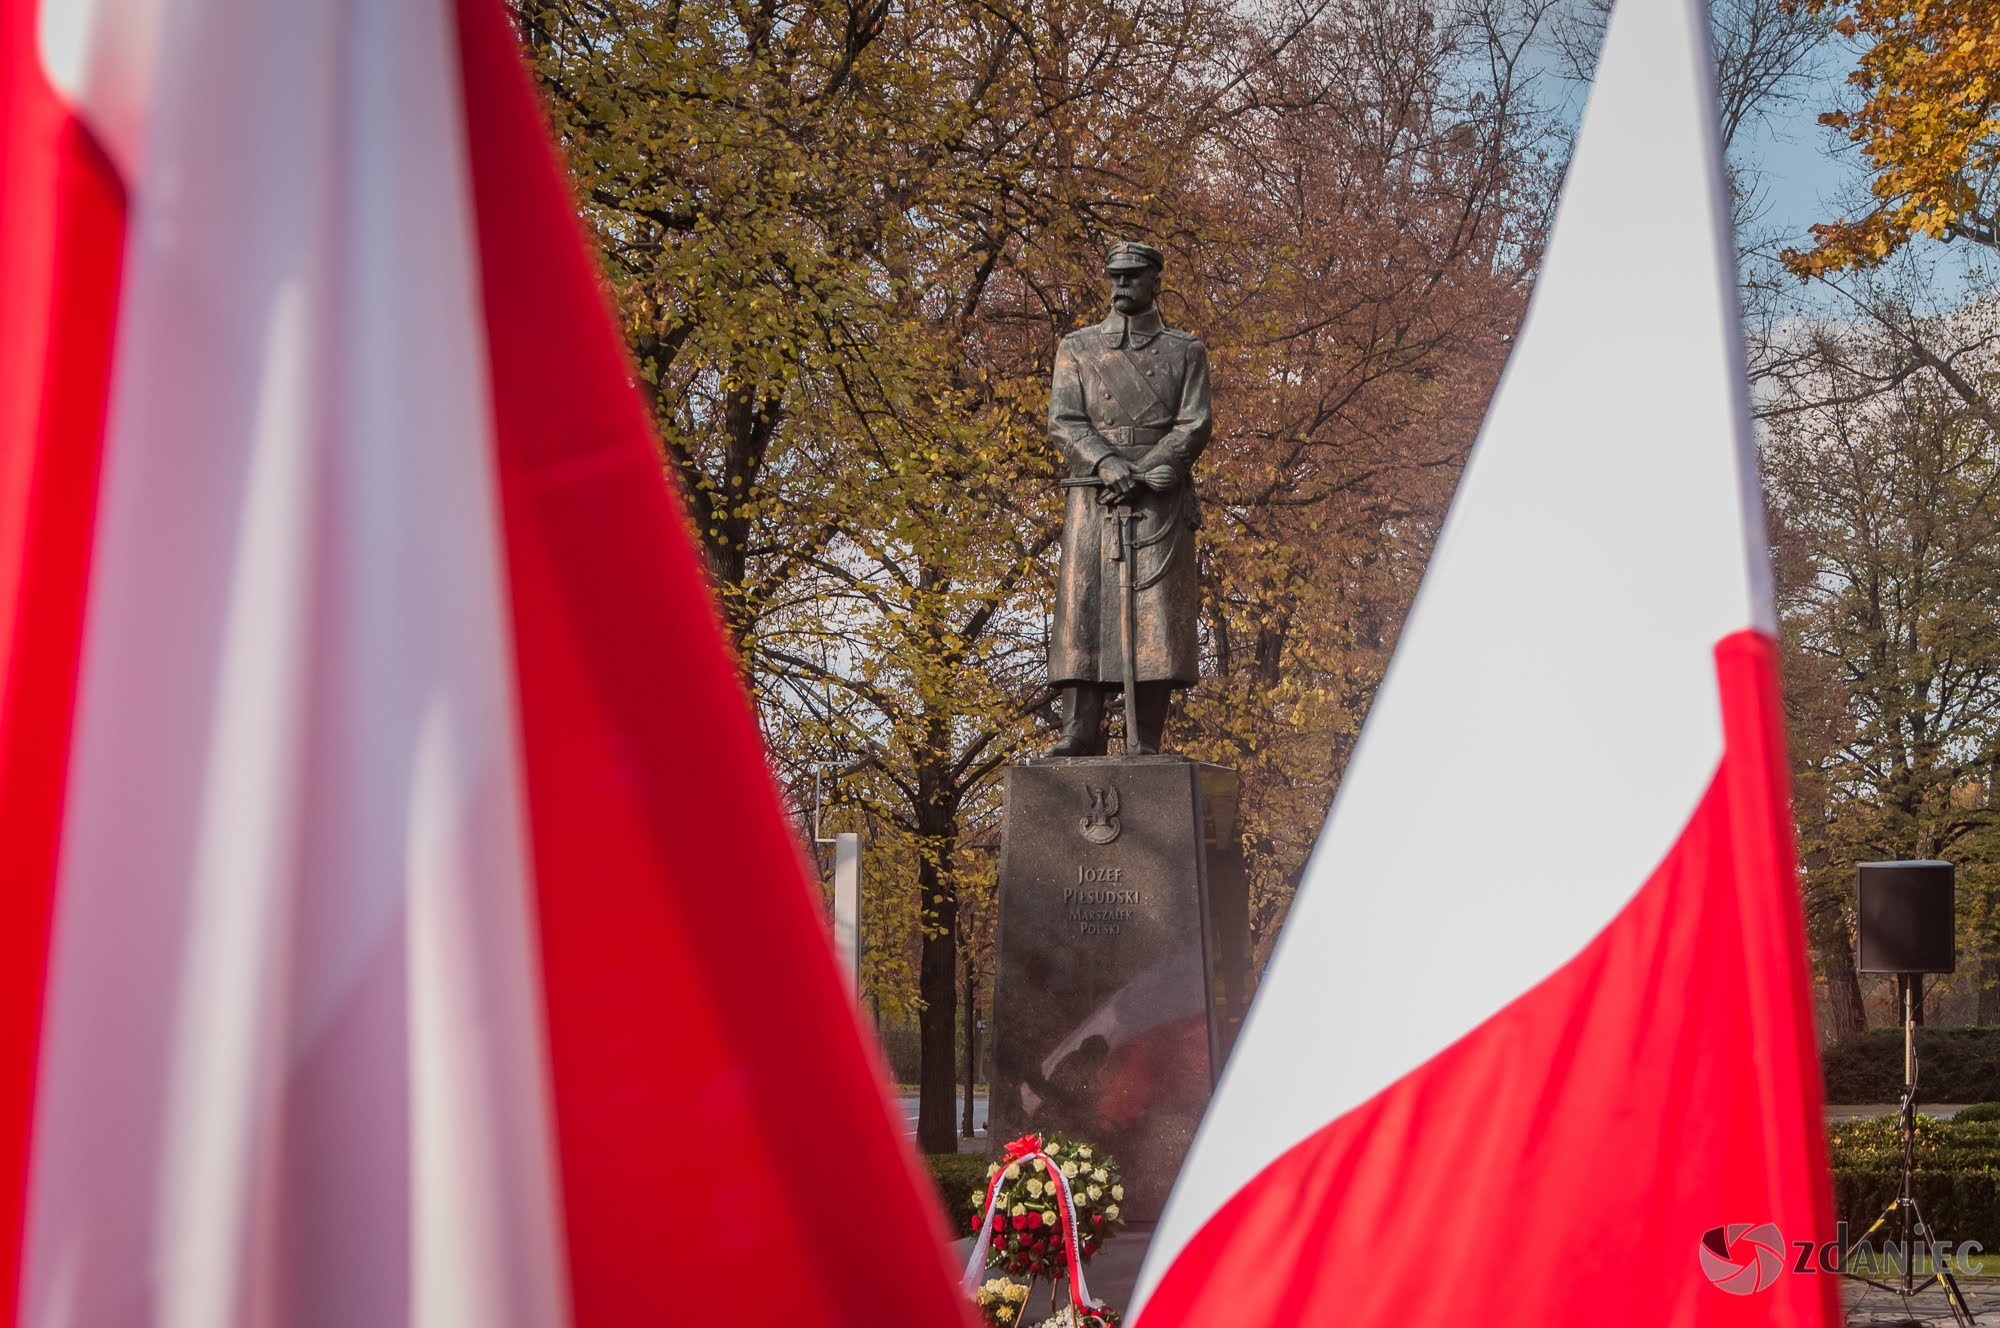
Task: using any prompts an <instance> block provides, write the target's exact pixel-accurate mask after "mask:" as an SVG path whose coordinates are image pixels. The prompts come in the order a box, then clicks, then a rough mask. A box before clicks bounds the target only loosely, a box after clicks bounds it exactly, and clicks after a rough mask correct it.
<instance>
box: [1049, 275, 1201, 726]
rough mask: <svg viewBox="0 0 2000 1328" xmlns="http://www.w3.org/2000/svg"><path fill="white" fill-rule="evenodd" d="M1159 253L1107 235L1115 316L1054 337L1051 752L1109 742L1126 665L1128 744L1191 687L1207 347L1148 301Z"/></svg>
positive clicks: (1160, 722)
mask: <svg viewBox="0 0 2000 1328" xmlns="http://www.w3.org/2000/svg"><path fill="white" fill-rule="evenodd" d="M1163 263H1164V260H1163V258H1162V256H1161V254H1160V251H1159V250H1158V249H1155V248H1153V246H1151V245H1149V244H1134V243H1129V242H1128V243H1125V244H1118V245H1114V246H1112V249H1111V253H1110V255H1109V257H1108V258H1107V259H1106V261H1105V268H1106V271H1107V273H1108V274H1109V276H1110V278H1111V311H1112V312H1111V316H1110V317H1109V318H1107V319H1105V320H1104V321H1103V322H1101V323H1099V324H1098V325H1097V326H1095V327H1088V328H1084V329H1083V330H1082V331H1079V332H1072V333H1070V334H1069V335H1068V336H1066V337H1064V338H1063V339H1062V344H1061V346H1060V347H1058V348H1057V350H1056V367H1055V382H1054V385H1053V387H1052V388H1051V390H1050V392H1049V434H1050V436H1051V437H1053V438H1054V439H1055V441H1056V445H1057V446H1059V447H1061V448H1062V450H1063V455H1064V456H1065V457H1066V458H1068V460H1069V478H1067V479H1065V480H1064V481H1063V486H1064V488H1065V489H1067V491H1068V495H1067V496H1068V507H1067V509H1066V511H1065V512H1064V514H1063V535H1062V573H1061V578H1060V580H1059V581H1058V582H1057V584H1056V621H1055V634H1054V636H1053V638H1052V640H1051V642H1050V645H1049V681H1050V682H1051V683H1052V684H1053V685H1055V686H1057V687H1060V688H1062V689H1064V705H1063V735H1062V740H1061V741H1060V742H1058V743H1057V744H1056V745H1055V747H1054V748H1053V749H1051V750H1050V752H1049V755H1051V756H1092V755H1101V754H1102V753H1103V752H1104V698H1105V696H1106V695H1107V694H1109V693H1110V692H1113V691H1122V690H1123V689H1124V686H1125V683H1126V679H1127V674H1128V672H1129V674H1130V675H1131V679H1132V681H1133V684H1134V687H1133V690H1134V692H1135V693H1136V694H1137V695H1136V704H1134V703H1133V700H1132V698H1128V699H1127V710H1126V721H1125V722H1126V726H1127V727H1126V750H1127V752H1128V753H1144V752H1157V751H1158V750H1159V749H1160V732H1161V730H1162V729H1163V728H1165V727H1166V721H1167V703H1168V701H1169V700H1171V699H1172V695H1173V689H1174V688H1176V687H1192V686H1193V685H1194V683H1195V678H1196V674H1197V666H1198V655H1197V647H1196V642H1195V609H1196V605H1197V593H1198V592H1197V587H1196V583H1195V564H1194V531H1195V527H1196V525H1197V524H1198V508H1197V507H1196V505H1195V496H1194V490H1193V489H1192V488H1191V487H1190V485H1189V482H1188V471H1189V469H1190V468H1191V467H1192V466H1193V465H1194V459H1195V458H1196V457H1198V456H1200V455H1201V450H1202V448H1203V447H1205V446H1207V444H1208V435H1209V431H1210V428H1211V418H1210V413H1209V404H1208V350H1207V348H1206V347H1204V346H1203V345H1202V344H1201V342H1200V341H1198V340H1196V339H1195V338H1194V337H1192V336H1190V335H1188V334H1187V333H1185V332H1175V331H1173V330H1172V329H1170V328H1168V327H1167V326H1166V325H1165V324H1164V323H1163V322H1161V321H1160V314H1159V311H1158V310H1157V309H1155V308H1154V307H1153V304H1154V300H1155V298H1156V297H1157V296H1158V295H1159V292H1160V269H1161V267H1162V266H1163Z"/></svg>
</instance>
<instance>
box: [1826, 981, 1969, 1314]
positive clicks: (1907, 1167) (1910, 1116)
mask: <svg viewBox="0 0 2000 1328" xmlns="http://www.w3.org/2000/svg"><path fill="white" fill-rule="evenodd" d="M1896 985H1897V987H1898V989H1899V991H1900V993H1901V995H1902V997H1903V1106H1902V1110H1901V1111H1900V1112H1899V1113H1898V1117H1899V1119H1900V1121H1901V1124H1902V1130H1903V1186H1902V1189H1901V1190H1900V1191H1899V1192H1898V1193H1897V1195H1896V1197H1895V1198H1893V1199H1891V1200H1889V1203H1888V1206H1887V1207H1885V1208H1883V1210H1882V1215H1881V1216H1880V1217H1877V1218H1876V1219H1875V1223H1874V1225H1873V1226H1871V1227H1869V1228H1868V1230H1866V1231H1864V1232H1862V1233H1861V1236H1860V1239H1858V1240H1856V1241H1855V1242H1854V1243H1853V1244H1852V1245H1850V1246H1848V1248H1847V1251H1846V1253H1844V1254H1843V1255H1842V1256H1841V1259H1840V1267H1841V1271H1842V1273H1843V1275H1845V1276H1847V1277H1850V1278H1853V1279H1854V1280H1855V1281H1857V1282H1866V1283H1867V1284H1868V1285H1869V1286H1872V1287H1878V1288H1880V1289H1881V1290H1883V1291H1887V1292H1890V1293H1892V1294H1894V1295H1897V1296H1900V1297H1901V1298H1902V1302H1903V1308H1904V1310H1906V1311H1907V1310H1908V1309H1909V1308H1910V1302H1911V1300H1913V1299H1915V1298H1916V1296H1917V1295H1918V1294H1920V1293H1921V1292H1924V1291H1928V1290H1929V1289H1930V1288H1931V1286H1932V1285H1933V1284H1935V1285H1937V1286H1940V1287H1942V1288H1944V1294H1945V1300H1946V1302H1947V1303H1948V1304H1949V1305H1950V1306H1951V1321H1952V1322H1953V1323H1954V1324H1958V1325H1961V1328H1976V1320H1975V1319H1974V1318H1973V1314H1972V1309H1971V1307H1970V1306H1968V1305H1967V1304H1966V1303H1965V1293H1964V1292H1962V1291H1960V1290H1959V1287H1958V1279H1957V1278H1955V1277H1953V1276H1952V1274H1951V1264H1950V1263H1949V1261H1947V1260H1946V1259H1944V1258H1942V1257H1941V1256H1940V1255H1939V1254H1938V1247H1937V1237H1936V1235H1935V1234H1934V1233H1933V1232H1932V1231H1931V1225H1930V1223H1928V1222H1926V1221H1925V1220H1924V1213H1923V1209H1921V1208H1919V1207H1918V1206H1917V1192H1916V1188H1915V1186H1914V1185H1913V1184H1912V1183H1911V1180H1910V1173H1911V1171H1912V1170H1914V1168H1915V1165H1916V1153H1917V995H1916V993H1917V979H1916V978H1915V977H1914V976H1912V975H1910V974H1907V973H1905V974H1898V975H1897V977H1896ZM1891 1217H1894V1218H1896V1219H1897V1233H1898V1236H1899V1238H1900V1239H1901V1241H1902V1249H1903V1281H1902V1284H1901V1285H1897V1284H1895V1283H1891V1282H1878V1281H1876V1280H1875V1279H1874V1278H1872V1277H1864V1276H1862V1275H1861V1274H1860V1273H1857V1272H1853V1271H1850V1270H1851V1269H1852V1268H1853V1267H1854V1255H1855V1253H1856V1251H1858V1250H1860V1248H1861V1247H1862V1246H1863V1245H1866V1244H1867V1243H1868V1238H1869V1237H1870V1236H1873V1235H1874V1234H1875V1233H1876V1232H1877V1231H1880V1230H1881V1229H1882V1228H1883V1227H1884V1226H1885V1225H1887V1223H1888V1221H1889V1219H1890V1218H1891ZM1913 1236H1914V1237H1916V1238H1918V1239H1920V1240H1922V1242H1923V1247H1924V1254H1925V1257H1927V1258H1928V1259H1929V1260H1930V1263H1931V1271H1930V1275H1929V1276H1928V1277H1926V1278H1924V1280H1923V1281H1921V1282H1919V1281H1917V1257H1916V1250H1915V1249H1914V1248H1913V1246H1912V1244H1911V1238H1912V1237H1913ZM1908 1322H1909V1323H1911V1324H1921V1323H1923V1322H1924V1320H1921V1319H1914V1318H1913V1319H1910V1320H1908Z"/></svg>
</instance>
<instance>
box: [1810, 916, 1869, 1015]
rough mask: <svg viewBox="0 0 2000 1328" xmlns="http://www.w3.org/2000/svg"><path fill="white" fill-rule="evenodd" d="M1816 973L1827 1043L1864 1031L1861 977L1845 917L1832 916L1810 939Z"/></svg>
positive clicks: (1865, 1010)
mask: <svg viewBox="0 0 2000 1328" xmlns="http://www.w3.org/2000/svg"><path fill="white" fill-rule="evenodd" d="M1813 941H1814V948H1815V949H1816V950H1818V951H1819V970H1820V972H1821V973H1823V974H1825V976H1826V996H1827V1001H1826V1008H1827V1019H1826V1028H1825V1029H1824V1030H1822V1032H1823V1033H1824V1035H1825V1037H1826V1040H1827V1041H1828V1042H1844V1041H1846V1040H1847V1039H1848V1038H1851V1037H1854V1036H1857V1035H1858V1034H1860V1033H1861V1032H1863V1031H1864V1030H1865V1029H1867V1027H1868V1007H1867V1006H1866V1005H1864V1004H1863V1003H1862V1000H1861V973H1860V971H1859V970H1858V969H1856V968H1855V966H1854V943H1853V941H1852V940H1851V939H1850V938H1849V936H1848V934H1847V916H1846V914H1845V913H1844V912H1836V913H1835V915H1834V918H1833V921H1832V924H1831V925H1829V926H1825V927H1822V928H1820V929H1819V935H1818V936H1816V937H1814V938H1813Z"/></svg>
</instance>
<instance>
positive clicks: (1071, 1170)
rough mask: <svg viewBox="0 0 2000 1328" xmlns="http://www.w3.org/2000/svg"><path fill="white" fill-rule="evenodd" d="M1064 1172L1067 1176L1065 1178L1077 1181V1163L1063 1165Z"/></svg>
mask: <svg viewBox="0 0 2000 1328" xmlns="http://www.w3.org/2000/svg"><path fill="white" fill-rule="evenodd" d="M1062 1172H1063V1175H1065V1176H1067V1177H1069V1178H1070V1179H1071V1180H1075V1179H1076V1163H1074V1162H1065V1163H1063V1166H1062Z"/></svg>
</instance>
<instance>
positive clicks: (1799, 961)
mask: <svg viewBox="0 0 2000 1328" xmlns="http://www.w3.org/2000/svg"><path fill="white" fill-rule="evenodd" d="M1706 21H1707V9H1706V6H1705V5H1702V4H1699V3H1695V0H1619V3H1618V5H1617V7H1616V9H1615V11H1614V13H1613V15H1612V17H1611V22H1610V27H1609V31H1608V33H1607V36H1606V39H1605V45H1604V50H1603V54H1602V58H1601V61H1600V63H1599V67H1598V72H1597V77H1596V81H1595V84H1594V86H1593V88H1592V91H1591V96H1590V102H1589V105H1588V108H1587V110H1586V113H1585V116H1584V119H1583V124H1582V129H1581V133H1580V137H1579V140H1578V143H1577V147H1576V153H1575V156H1574V158H1573V160H1572V163H1571V166H1570V169H1569V173H1568V178H1567V180H1566V182H1565V185H1564V188H1563V194H1562V197H1561V200H1560V203H1559V206H1558V214H1557V218H1556V222H1555V227H1554V230H1553V233H1552V235H1551V238H1550V242H1549V247H1548V250H1547V253H1546V256H1545V261H1544V264H1543V268H1542V272H1541V276H1540V280H1539V282H1538V284H1537V286H1536V289H1535V291H1534V295H1533V299H1532V302H1531V305H1530V308H1529V312H1528V316H1527V319H1526V323H1525V325H1524V327H1523V329H1522V332H1521V335H1520V338H1519V340H1518V343H1517V345H1516V347H1515V349H1514V352H1513V355H1512V358H1511V359H1510V361H1509V363H1508V366H1507V369H1506V372H1505V374H1504V376H1503V378H1502V381H1501V384H1500V387H1499V390H1498V392H1497V394H1496V396H1495V399H1494V401H1493V403H1492V406H1491V408H1490V410H1489V412H1488V415H1487V419H1486V422H1485V426H1484V428H1483V429H1482V431H1481V434H1480V436H1479V439H1478V441H1477V444H1476V445H1475V447H1474V450H1473V453H1472V457H1471V460H1470V462H1469V464H1468V466H1467V469H1466V472H1465V475H1464V478H1463V481H1462V483H1461V485H1460V487H1459V491H1458V493H1457V495H1456V497H1455V500H1454V502H1453V505H1452V508H1451V512H1450V515H1449V517H1448V519H1447V521H1446V523H1445V526H1444V529H1443V531H1442V532H1441V535H1440V538H1439V541H1438V546H1437V549H1436V552H1435V554H1434V555H1433V558H1432V561H1431V564H1430V566H1429V568H1428V569H1427V571H1426V574H1425V579H1424V582H1423V585H1422V587H1421V590H1420V592H1419V594H1418V597H1417V600H1416V604H1415V607H1414V609H1413V611H1412V613H1411V615H1410V618H1409V621H1408V622H1407V624H1406V625H1405V627H1404V630H1403V634H1402V637H1401V639H1400V641H1399V643H1398V646H1397V649H1396V653H1395V657H1394V659H1393V661H1392V663H1391V665H1390V668H1389V671H1388V674H1387V676H1386V678H1385V680H1384V682H1383V684H1382V687H1381V690H1380V693H1379V694H1378V696H1377V698H1376V700H1375V703H1374V707H1373V709H1372V711H1371V713H1370V714H1369V717H1368V721H1367V725H1366V728H1365V730H1364V732H1363V735H1362V738H1361V742H1360V744H1359V746H1358V748H1357V750H1356V752H1355V755H1354V758H1353V760H1352V763H1351V764H1350V766H1349V768H1348V770H1347V772H1346V775H1345V777H1344V779H1343V781H1342V783H1341V786H1340V789H1339V793H1338V796H1337V798H1336V801H1335V805H1334V808H1333V811H1332V813H1331V815H1330V816H1329V818H1328V821H1327V824H1326V827H1325V830H1324V831H1323V833H1322V835H1321V838H1320V841H1319V843H1318V845H1317V846H1316V848H1315V851H1314V853H1313V856H1312V859H1311V861H1310V863H1309V865H1308V868H1307V870H1306V873H1305V876H1304V880H1303V882H1302V884H1301V886H1300V889H1299V894H1298V898H1297V900H1296V902H1295V904H1294V906H1293V908H1292V910H1291V914H1290V917H1289V919H1288V920H1287V922H1286V925H1285V930H1284V932H1283V934H1282V936H1281V938H1280V941H1279V944H1278V947H1277V950H1276V953H1275V956H1274V959H1273V962H1272V964H1271V965H1270V968H1269V972H1268V974H1267V976H1266V978H1265V980H1264V983H1263V986H1262V988H1261V990H1260V992H1259V994H1258V996H1257V999H1256V1002H1255V1004H1254V1006H1253V1008H1252V1010H1251V1012H1250V1016H1249V1018H1248V1020H1247V1022H1246V1024H1245V1027H1244V1029H1243V1032H1242V1035H1241V1037H1240V1039H1239V1041H1238V1042H1237V1045H1236V1048H1235V1051H1234V1053H1233V1055H1232V1058H1231V1060H1230V1062H1229V1065H1228V1067H1227V1069H1226V1071H1225V1073H1224V1076H1223V1079H1222V1082H1221V1084H1220V1086H1219V1088H1218V1091H1217V1094H1216V1096H1215V1099H1214V1101H1213V1103H1212V1104H1211V1106H1210V1108H1209V1111H1208V1114H1207V1116H1206V1117H1205V1119H1204V1121H1203V1124H1202V1126H1201V1130H1200V1133H1199V1135H1198V1136H1197V1139H1196V1142H1195V1145H1194V1148H1193V1150H1192V1152H1191V1154H1190V1156H1189V1159H1188V1161H1187V1164H1186V1167H1185V1168H1184V1170H1183V1171H1182V1173H1181V1175H1180V1178H1179V1180H1178V1182H1177V1184H1176V1186H1175V1189H1174V1192H1173V1195H1172V1197H1171V1199H1170V1201H1169V1203H1168V1206H1167V1209H1166V1212H1165V1215H1164V1217H1163V1219H1162V1222H1161V1224H1160V1227H1159V1229H1158V1231H1157V1232H1156V1234H1155V1235H1154V1238H1153V1241H1152V1244H1151V1247H1150V1248H1149V1250H1148V1253H1147V1257H1146V1264H1145V1268H1144V1270H1143V1272H1142V1275H1141V1279H1140V1286H1139V1290H1138V1296H1137V1308H1138V1314H1139V1318H1138V1322H1139V1323H1140V1324H1141V1325H1143V1328H1171V1325H1177V1324H1190V1325H1192V1324H1213V1323H1221V1322H1228V1323H1231V1324H1237V1325H1271V1326H1272V1328H1276V1326H1277V1325H1284V1326H1285V1328H1295V1326H1296V1325H1306V1324H1328V1325H1332V1324H1341V1325H1372V1324H1391V1323H1393V1324H1398V1325H1411V1324H1439V1325H1443V1324H1459V1323H1465V1322H1478V1323H1481V1324H1487V1325H1511V1324H1520V1325H1524V1326H1525V1325H1536V1326H1537V1328H1546V1326H1547V1325H1551V1324H1569V1323H1578V1324H1581V1323H1598V1322H1604V1321H1606V1320H1605V1317H1604V1316H1605V1315H1606V1314H1607V1313H1609V1314H1610V1315H1611V1317H1612V1318H1614V1319H1618V1318H1628V1319H1631V1320H1633V1321H1636V1322H1645V1323H1648V1324H1676V1325H1681V1324H1687V1325H1692V1324H1722V1323H1739V1322H1741V1323H1750V1322H1756V1323H1787V1324H1804V1323H1832V1322H1835V1321H1837V1315H1838V1308H1839V1300H1838V1291H1837V1287H1836V1286H1835V1281H1836V1279H1835V1278H1833V1277H1830V1276H1825V1275H1819V1274H1814V1273H1810V1272H1808V1273H1801V1274H1798V1275H1792V1274H1789V1273H1788V1274H1787V1275H1786V1276H1784V1277H1782V1278H1779V1279H1777V1280H1776V1281H1775V1283H1774V1284H1762V1285H1759V1284H1758V1283H1759V1280H1760V1279H1759V1278H1758V1277H1757V1276H1755V1275H1754V1274H1753V1275H1752V1276H1751V1277H1750V1278H1749V1279H1748V1282H1745V1281H1742V1280H1739V1281H1737V1282H1736V1283H1734V1284H1731V1285H1723V1283H1724V1282H1726V1281H1727V1280H1728V1279H1727V1277H1717V1276H1715V1275H1714V1274H1715V1271H1716V1268H1717V1264H1716V1260H1717V1259H1718V1258H1719V1259H1720V1260H1721V1261H1722V1262H1723V1263H1724V1264H1727V1265H1728V1266H1730V1267H1731V1268H1735V1267H1738V1266H1741V1265H1742V1264H1744V1262H1745V1261H1746V1260H1747V1261H1748V1262H1749V1264H1750V1265H1751V1266H1753V1267H1754V1266H1756V1264H1757V1259H1756V1258H1755V1257H1754V1255H1755V1251H1754V1250H1753V1249H1752V1248H1751V1246H1750V1245H1746V1244H1742V1243H1741V1241H1740V1239H1739V1238H1740V1237H1741V1236H1742V1234H1743V1230H1744V1229H1745V1228H1746V1227H1749V1226H1756V1225H1758V1224H1762V1223H1767V1222H1768V1223H1773V1224H1775V1226H1776V1227H1777V1228H1779V1229H1782V1231H1783V1233H1784V1235H1785V1236H1787V1237H1789V1238H1795V1239H1798V1240H1811V1241H1814V1242H1815V1243H1817V1242H1821V1241H1825V1240H1827V1239H1830V1238H1831V1236H1832V1231H1831V1219H1830V1214H1829V1209H1830V1203H1829V1194H1828V1182H1827V1175H1826V1169H1825V1157H1824V1150H1825V1144H1824V1138H1823V1127H1822V1123H1821V1120H1820V1111H1821V1107H1820V1088H1819V1082H1818V1061H1817V1050H1816V1048H1817V1043H1816V1041H1815V1039H1814V1035H1813V1029H1812V1020H1811V1007H1810V989H1809V980H1808V968H1807V963H1806V955H1805V947H1804V940H1803V928H1802V921H1801V915H1800V907H1799V903H1798V898H1797V893H1796V891H1797V887H1796V882H1795V879H1794V873H1793V868H1792V847H1791V829H1790V819H1789V818H1790V808H1789V800H1788V794H1787V792H1786V781H1787V776H1786V769H1785V764H1784V749H1783V741H1782V735H1781V729H1780V712H1779V706H1778V699H1777V691H1776V670H1775V654H1774V649H1775V647H1774V643H1773V639H1772V638H1773V633H1774V630H1775V629H1774V619H1773V610H1772V605H1771V598H1770V590H1769V584H1768V572H1767V565H1766V555H1765V545H1764V539H1763V532H1762V520H1761V508H1760V498H1759V491H1758V486H1757V479H1756V473H1755V464H1754V454H1753V451H1752V444H1751V437H1750V431H1749V426H1748V416H1747V409H1746V398H1745V380H1744V373H1743V366H1742V361H1741V349H1740V344H1741V343H1740V330H1739V325H1738V311H1737V305H1736V299H1735V262H1734V250H1733V246H1732V240H1731V232H1730V227H1729V222H1728V216H1727V193H1726V187H1725V184H1724V180H1723V175H1722V169H1721V162H1720V154H1719V150H1718V145H1717V138H1716V132H1715V128H1714V124H1715V106H1714V95H1713V88H1712V78H1711V55H1710V51H1709V45H1708V39H1707V32H1706ZM1718 1247H1719V1249H1720V1253H1719V1254H1718V1253H1717V1250H1718ZM1732 1261H1733V1262H1732ZM1767 1262H1768V1261H1767ZM1746 1287H1747V1288H1748V1291H1747V1292H1746Z"/></svg>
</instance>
